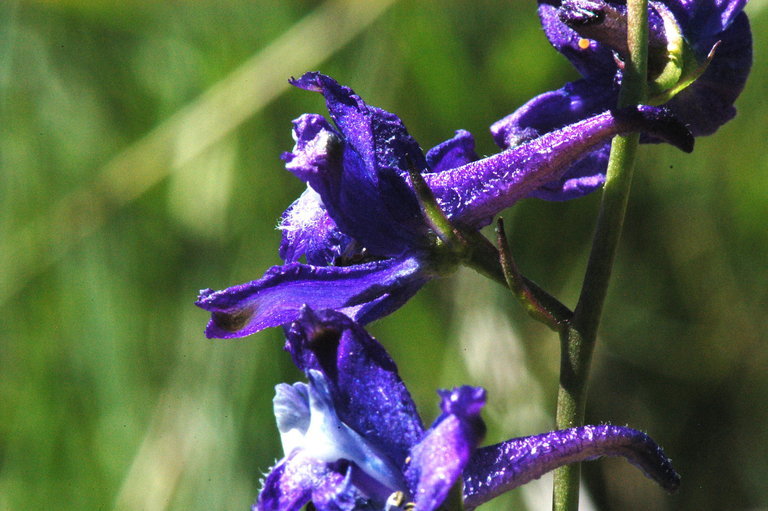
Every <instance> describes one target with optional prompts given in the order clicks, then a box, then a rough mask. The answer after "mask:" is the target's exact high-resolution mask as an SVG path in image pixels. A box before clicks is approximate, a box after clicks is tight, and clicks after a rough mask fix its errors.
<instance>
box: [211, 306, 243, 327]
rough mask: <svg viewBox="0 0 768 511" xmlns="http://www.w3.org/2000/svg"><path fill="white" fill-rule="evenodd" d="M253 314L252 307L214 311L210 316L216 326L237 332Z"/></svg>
mask: <svg viewBox="0 0 768 511" xmlns="http://www.w3.org/2000/svg"><path fill="white" fill-rule="evenodd" d="M252 316H253V309H250V308H247V309H240V310H238V311H235V312H214V313H212V314H211V318H212V319H213V322H214V323H215V324H216V326H217V327H219V328H221V329H222V330H226V331H227V332H237V331H238V330H242V328H243V327H244V326H245V325H246V324H247V323H248V320H250V319H251V317H252Z"/></svg>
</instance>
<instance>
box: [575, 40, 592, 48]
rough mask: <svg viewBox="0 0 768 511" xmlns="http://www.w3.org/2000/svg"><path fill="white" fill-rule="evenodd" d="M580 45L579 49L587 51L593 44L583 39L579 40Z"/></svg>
mask: <svg viewBox="0 0 768 511" xmlns="http://www.w3.org/2000/svg"><path fill="white" fill-rule="evenodd" d="M578 45H579V48H581V49H582V50H587V49H589V47H590V46H591V43H590V41H589V39H585V38H583V37H582V38H581V39H579V42H578Z"/></svg>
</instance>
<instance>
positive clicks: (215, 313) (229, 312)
mask: <svg viewBox="0 0 768 511" xmlns="http://www.w3.org/2000/svg"><path fill="white" fill-rule="evenodd" d="M426 271H427V270H426V269H425V268H424V267H423V266H422V263H421V262H420V261H419V260H418V259H416V258H402V259H387V260H382V261H372V262H368V263H364V264H357V265H352V266H309V265H304V264H299V263H291V264H287V265H285V266H274V267H272V268H271V269H269V270H268V271H267V272H266V273H265V275H264V277H262V278H261V279H259V280H254V281H252V282H248V283H246V284H241V285H239V286H234V287H230V288H228V289H225V290H222V291H213V290H212V289H205V290H203V291H201V292H200V296H199V298H198V300H197V302H195V304H196V305H197V306H198V307H201V308H203V309H205V310H207V311H210V312H211V320H210V322H209V323H208V327H207V328H206V331H205V333H206V336H208V337H209V338H213V337H218V338H234V337H244V336H246V335H250V334H252V333H254V332H258V331H259V330H262V329H264V328H268V327H273V326H280V325H284V324H287V323H290V322H291V321H294V320H295V319H297V318H298V317H299V311H300V310H301V308H302V307H303V306H304V305H305V304H306V305H309V306H310V307H313V308H316V309H335V310H341V311H345V312H348V313H349V315H350V316H351V317H353V318H356V319H357V318H360V317H363V318H365V319H368V320H372V319H375V317H373V315H372V314H371V313H370V310H371V307H374V308H378V309H376V310H379V311H382V310H384V311H386V310H387V307H388V306H389V305H388V302H387V300H389V301H390V302H392V303H398V302H399V301H401V300H402V299H403V296H402V295H403V293H406V294H407V295H408V296H410V294H412V293H413V291H414V290H413V287H414V283H417V284H420V283H423V282H424V280H425V279H426V278H428V276H427V275H425V273H426ZM382 300H384V305H382Z"/></svg>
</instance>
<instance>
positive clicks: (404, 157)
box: [291, 73, 426, 169]
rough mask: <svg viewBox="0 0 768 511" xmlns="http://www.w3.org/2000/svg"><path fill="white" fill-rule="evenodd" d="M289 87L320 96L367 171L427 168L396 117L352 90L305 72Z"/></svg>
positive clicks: (422, 157) (415, 144) (316, 74)
mask: <svg viewBox="0 0 768 511" xmlns="http://www.w3.org/2000/svg"><path fill="white" fill-rule="evenodd" d="M291 84H293V85H295V86H296V87H299V88H301V89H306V90H311V91H315V92H320V93H322V94H323V96H324V97H325V100H326V104H327V105H328V111H329V112H330V114H331V118H332V119H333V121H334V122H335V123H336V125H337V126H338V127H339V130H340V131H341V133H342V135H343V137H344V139H345V140H346V141H347V142H348V143H349V144H350V145H351V146H352V147H354V148H355V150H356V151H357V152H358V153H359V154H360V157H361V158H362V159H363V160H364V161H365V163H366V165H367V167H368V168H369V169H375V168H377V167H390V168H400V169H405V168H407V166H408V163H409V161H410V162H411V163H412V164H413V165H415V166H416V168H418V169H423V168H425V167H426V162H425V160H424V155H423V153H422V152H421V148H420V147H419V144H418V143H417V142H416V141H415V140H414V139H413V137H411V136H410V134H408V130H406V128H405V126H404V125H403V123H402V121H401V120H400V118H399V117H397V116H396V115H395V114H393V113H390V112H387V111H385V110H382V109H380V108H376V107H373V106H369V105H367V104H366V103H365V102H364V101H363V100H362V99H361V98H360V96H358V95H357V94H355V92H354V91H353V90H352V89H350V88H349V87H344V86H342V85H339V83H338V82H336V81H335V80H334V79H332V78H330V77H328V76H325V75H322V74H320V73H305V74H304V75H303V76H302V77H301V78H298V79H295V80H291Z"/></svg>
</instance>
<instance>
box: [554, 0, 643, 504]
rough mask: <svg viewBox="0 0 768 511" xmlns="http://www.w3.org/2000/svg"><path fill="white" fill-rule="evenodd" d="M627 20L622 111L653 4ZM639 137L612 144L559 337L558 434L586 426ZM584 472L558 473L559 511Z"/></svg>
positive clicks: (634, 98)
mask: <svg viewBox="0 0 768 511" xmlns="http://www.w3.org/2000/svg"><path fill="white" fill-rule="evenodd" d="M627 19H628V31H627V42H628V47H629V54H630V57H629V59H628V61H627V62H626V63H625V68H624V72H623V77H622V89H621V94H620V96H619V105H618V106H619V107H625V106H631V105H637V104H640V103H642V102H643V100H644V99H645V97H646V88H647V85H646V76H647V62H648V0H628V1H627ZM639 138H640V137H639V135H637V134H633V135H621V136H617V137H616V138H614V140H613V143H612V145H611V156H610V159H609V162H608V171H607V175H606V181H605V187H604V189H603V197H602V203H601V206H600V214H599V216H598V219H597V225H596V227H595V234H594V238H593V241H592V252H591V253H590V256H589V262H588V263H587V269H586V272H585V276H584V283H583V284H582V289H581V294H580V296H579V301H578V304H577V306H576V309H575V311H574V315H573V318H572V320H571V322H570V325H569V328H567V329H564V330H563V331H562V332H561V334H560V343H561V355H560V388H559V390H558V396H557V416H556V425H557V429H565V428H571V427H576V426H581V425H583V424H584V410H585V406H586V397H587V382H588V377H589V368H590V364H591V361H592V353H593V351H594V346H595V339H596V336H597V328H598V325H599V323H600V314H601V312H602V308H603V302H604V301H605V295H606V292H607V290H608V283H609V280H610V277H611V269H612V267H613V261H614V259H615V255H616V248H617V246H618V243H619V238H620V237H621V230H622V227H623V225H624V214H625V212H626V208H627V200H628V197H629V190H630V186H631V183H632V172H633V170H634V162H635V155H636V153H637V146H638V142H639ZM580 469H581V467H580V465H579V464H573V465H567V466H565V467H561V468H559V469H557V470H556V471H555V474H554V491H553V501H552V509H553V510H554V511H577V510H578V507H579V478H580V471H581V470H580Z"/></svg>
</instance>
